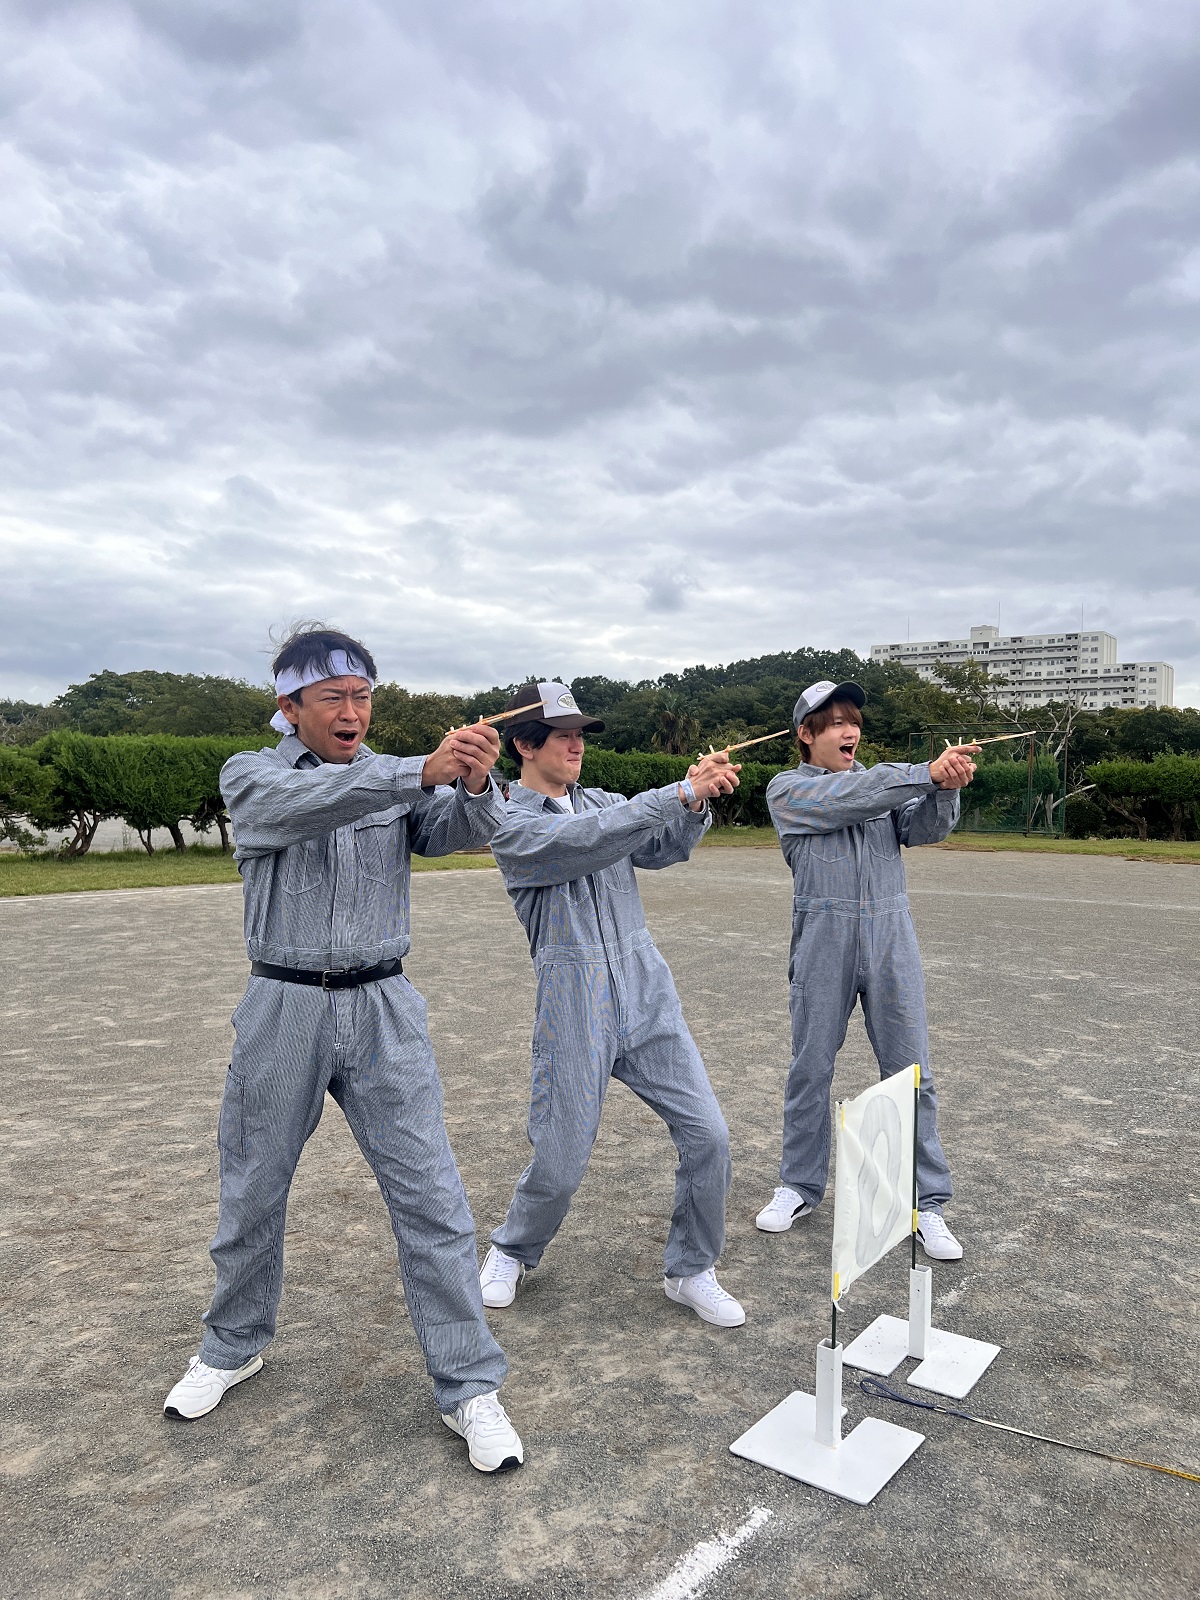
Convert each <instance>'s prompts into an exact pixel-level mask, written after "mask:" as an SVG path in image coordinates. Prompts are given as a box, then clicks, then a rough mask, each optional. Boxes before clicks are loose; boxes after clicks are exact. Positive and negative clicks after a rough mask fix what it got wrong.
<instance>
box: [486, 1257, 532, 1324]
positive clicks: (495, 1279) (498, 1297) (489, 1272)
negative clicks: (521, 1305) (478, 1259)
mask: <svg viewBox="0 0 1200 1600" xmlns="http://www.w3.org/2000/svg"><path fill="white" fill-rule="evenodd" d="M524 1276H525V1268H524V1267H523V1266H522V1265H521V1263H520V1262H519V1261H515V1260H514V1259H513V1257H512V1256H506V1255H505V1254H504V1251H503V1250H499V1249H497V1248H496V1246H495V1245H493V1246H492V1248H491V1249H490V1250H489V1251H488V1253H487V1255H486V1256H484V1258H483V1265H482V1267H480V1269H479V1288H480V1292H481V1293H482V1295H483V1303H484V1305H485V1306H491V1307H492V1309H493V1310H496V1309H498V1308H499V1307H500V1306H510V1305H512V1303H513V1301H514V1300H515V1299H516V1298H517V1285H518V1284H519V1283H520V1281H521V1279H522V1278H523V1277H524Z"/></svg>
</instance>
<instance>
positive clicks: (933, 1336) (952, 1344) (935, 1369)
mask: <svg viewBox="0 0 1200 1600" xmlns="http://www.w3.org/2000/svg"><path fill="white" fill-rule="evenodd" d="M999 1354H1000V1346H999V1345H998V1344H988V1343H986V1341H985V1340H983V1339H965V1338H964V1337H963V1336H962V1334H961V1333H943V1332H942V1331H941V1329H939V1328H934V1329H932V1330H931V1332H930V1336H929V1354H928V1355H927V1356H926V1357H925V1359H924V1361H922V1363H921V1365H920V1366H919V1367H918V1368H917V1370H916V1371H915V1372H910V1373H909V1375H908V1381H909V1383H910V1384H912V1386H913V1388H914V1389H932V1390H933V1392H934V1394H944V1395H948V1396H949V1397H950V1399H951V1400H961V1399H962V1397H963V1395H965V1394H970V1392H971V1390H972V1389H973V1388H974V1387H975V1385H976V1384H977V1383H978V1382H979V1380H980V1378H982V1377H983V1375H984V1373H985V1372H986V1371H987V1369H988V1368H989V1367H990V1366H991V1364H992V1362H993V1361H994V1360H995V1359H996V1357H997V1356H998V1355H999Z"/></svg>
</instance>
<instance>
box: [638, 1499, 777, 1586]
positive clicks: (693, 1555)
mask: <svg viewBox="0 0 1200 1600" xmlns="http://www.w3.org/2000/svg"><path fill="white" fill-rule="evenodd" d="M773 1516H774V1512H773V1511H769V1510H768V1509H767V1507H766V1506H755V1508H754V1510H753V1511H752V1512H751V1513H750V1515H749V1516H748V1517H747V1518H746V1520H745V1522H743V1523H742V1525H741V1527H740V1528H738V1529H737V1530H736V1532H734V1533H718V1534H717V1536H716V1538H715V1539H705V1540H704V1542H703V1543H702V1544H698V1545H697V1546H696V1548H695V1549H694V1550H690V1551H689V1552H688V1553H687V1555H686V1556H684V1557H683V1559H682V1560H681V1561H677V1562H676V1563H675V1565H674V1566H673V1567H672V1568H671V1570H670V1572H668V1573H667V1575H666V1577H665V1578H664V1579H663V1580H662V1582H661V1583H659V1584H656V1585H655V1586H654V1588H653V1589H648V1590H647V1591H646V1593H645V1594H643V1595H640V1596H639V1597H638V1600H691V1596H692V1595H697V1594H699V1593H700V1591H701V1589H703V1588H704V1586H705V1584H706V1583H707V1582H708V1580H709V1579H710V1578H711V1577H714V1576H715V1574H716V1573H718V1572H720V1570H721V1568H722V1567H724V1566H728V1564H729V1562H731V1561H732V1560H734V1558H735V1557H736V1556H737V1554H738V1551H739V1550H740V1549H741V1548H742V1546H743V1545H744V1544H745V1543H746V1541H747V1540H748V1539H753V1537H754V1535H755V1534H756V1533H757V1532H758V1531H759V1529H760V1528H763V1527H765V1526H766V1524H767V1523H768V1522H770V1520H771V1518H772V1517H773Z"/></svg>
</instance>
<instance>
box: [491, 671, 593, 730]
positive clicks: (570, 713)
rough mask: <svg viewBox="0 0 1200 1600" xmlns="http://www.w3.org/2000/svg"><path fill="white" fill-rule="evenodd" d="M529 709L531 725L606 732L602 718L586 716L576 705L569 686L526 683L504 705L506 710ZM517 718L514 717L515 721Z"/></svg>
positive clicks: (564, 684)
mask: <svg viewBox="0 0 1200 1600" xmlns="http://www.w3.org/2000/svg"><path fill="white" fill-rule="evenodd" d="M521 706H528V707H529V721H530V722H544V723H545V724H546V726H547V727H548V728H580V729H587V730H588V731H589V732H591V733H603V732H604V724H603V723H602V722H601V721H600V719H599V717H586V716H584V714H583V712H582V711H580V709H579V707H578V706H577V705H576V704H575V696H574V695H573V694H572V693H571V688H570V685H569V684H566V683H524V684H522V685H521V687H520V688H519V689H518V690H517V692H516V694H514V695H513V697H512V699H511V700H510V701H509V702H508V704H507V705H506V706H505V708H504V709H505V711H517V710H519V708H520V707H521ZM515 720H516V719H515V718H514V721H515Z"/></svg>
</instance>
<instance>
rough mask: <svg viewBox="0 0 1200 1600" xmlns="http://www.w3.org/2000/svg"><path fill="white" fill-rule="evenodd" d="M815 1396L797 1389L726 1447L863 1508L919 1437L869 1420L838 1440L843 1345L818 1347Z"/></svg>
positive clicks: (824, 1342)
mask: <svg viewBox="0 0 1200 1600" xmlns="http://www.w3.org/2000/svg"><path fill="white" fill-rule="evenodd" d="M816 1387H817V1392H816V1394H815V1395H811V1394H806V1393H805V1392H804V1391H803V1390H802V1389H797V1390H796V1391H795V1393H794V1394H790V1395H788V1397H787V1399H786V1400H783V1401H781V1402H780V1404H779V1405H777V1406H776V1407H775V1409H774V1410H773V1411H768V1412H767V1414H766V1416H765V1417H763V1419H762V1421H761V1422H756V1423H755V1424H754V1426H753V1427H752V1428H748V1429H747V1430H746V1432H745V1433H744V1434H742V1436H741V1438H740V1439H735V1440H734V1442H733V1443H732V1444H731V1445H730V1446H729V1448H730V1450H731V1451H732V1452H733V1454H734V1455H735V1456H744V1457H745V1458H746V1460H747V1461H757V1462H758V1463H759V1465H760V1466H764V1467H770V1468H771V1469H772V1470H773V1471H774V1472H782V1473H785V1474H786V1475H787V1476H788V1477H789V1478H798V1479H799V1481H800V1482H801V1483H810V1484H812V1485H813V1487H814V1488H816V1489H825V1490H826V1491H827V1492H828V1493H829V1494H836V1495H840V1496H841V1497H842V1499H843V1500H853V1501H854V1502H855V1503H856V1504H857V1505H860V1506H865V1505H867V1504H869V1503H870V1501H872V1500H874V1498H875V1496H876V1495H877V1494H878V1493H879V1491H880V1489H882V1488H883V1486H884V1484H885V1483H887V1482H888V1480H889V1479H890V1478H892V1477H894V1476H895V1474H896V1473H897V1472H898V1471H899V1470H900V1468H901V1467H902V1466H903V1465H904V1463H905V1462H906V1461H907V1460H908V1458H909V1456H911V1455H912V1454H913V1452H914V1451H915V1450H916V1449H918V1447H919V1446H920V1445H921V1444H923V1443H924V1440H925V1435H924V1434H923V1433H914V1432H913V1431H912V1430H911V1429H910V1428H898V1427H897V1426H896V1425H895V1424H894V1423H891V1422H883V1421H881V1420H880V1419H879V1418H878V1417H867V1418H865V1419H864V1420H863V1421H862V1422H860V1423H859V1425H858V1427H857V1428H855V1429H854V1430H853V1432H851V1433H850V1434H848V1435H847V1436H846V1438H845V1439H843V1438H842V1418H843V1416H844V1415H845V1414H846V1408H845V1406H844V1405H843V1404H842V1347H841V1345H840V1344H839V1345H837V1346H836V1347H835V1346H833V1345H831V1344H830V1343H829V1340H828V1339H823V1340H822V1341H821V1343H820V1344H819V1345H818V1346H817V1385H816Z"/></svg>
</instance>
